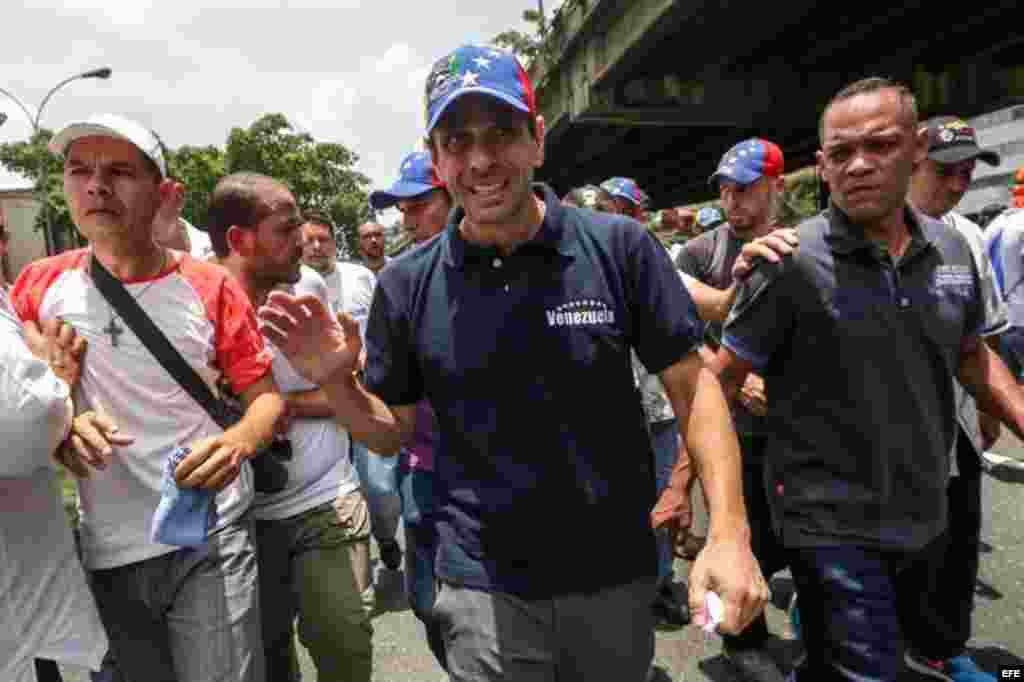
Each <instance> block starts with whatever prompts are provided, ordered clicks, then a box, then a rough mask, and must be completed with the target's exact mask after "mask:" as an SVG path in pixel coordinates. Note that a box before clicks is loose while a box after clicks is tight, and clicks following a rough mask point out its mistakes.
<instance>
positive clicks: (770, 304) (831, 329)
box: [723, 206, 984, 550]
mask: <svg viewBox="0 0 1024 682" xmlns="http://www.w3.org/2000/svg"><path fill="white" fill-rule="evenodd" d="M906 219H907V221H908V224H909V225H910V226H911V234H912V238H911V242H910V245H909V246H908V248H907V251H906V253H905V254H904V255H903V257H902V258H901V259H900V260H899V261H898V262H894V261H893V259H892V258H891V257H890V255H889V254H888V253H887V252H886V251H885V249H884V247H883V246H880V245H878V244H876V243H873V242H871V241H869V240H868V239H866V237H865V235H864V232H863V231H862V230H861V229H860V228H859V227H857V226H856V225H854V224H852V223H851V222H850V221H849V219H848V218H847V217H846V216H845V215H844V214H843V212H842V211H840V210H839V209H838V208H837V207H834V206H833V207H831V208H830V209H829V210H827V211H826V212H824V213H822V214H821V215H820V216H817V217H815V218H812V219H810V220H808V221H805V222H804V223H802V224H800V225H799V226H798V228H797V232H798V234H799V237H800V247H799V248H798V249H797V251H796V253H795V255H794V256H793V257H792V258H788V259H786V260H784V261H783V263H781V264H778V265H774V266H773V265H768V264H762V265H761V266H759V267H758V268H757V269H756V270H755V271H754V273H752V274H751V277H750V279H749V280H748V282H747V284H746V285H745V286H744V288H743V289H742V290H741V292H740V295H739V298H738V300H737V301H736V304H735V306H734V307H733V310H732V313H731V314H730V317H729V320H728V321H727V322H726V326H725V333H724V337H723V343H724V344H725V345H726V346H727V347H728V348H729V349H731V350H732V351H733V352H734V353H736V354H737V355H738V356H740V357H742V358H744V359H746V360H748V361H750V362H752V363H753V364H754V366H755V367H756V368H757V369H758V370H759V371H760V372H761V373H762V375H763V376H764V378H765V381H766V384H767V385H768V386H769V387H770V399H769V401H768V402H769V406H768V410H769V412H768V417H767V419H766V425H767V428H768V431H769V434H770V436H771V437H770V439H769V444H768V446H767V447H768V450H767V453H766V460H767V463H768V466H767V468H766V481H765V483H766V485H767V489H768V492H769V499H770V500H772V507H773V514H774V516H775V521H776V524H777V529H778V530H779V532H780V534H781V537H782V539H783V542H784V543H785V544H786V545H788V546H798V547H809V546H826V545H837V544H854V545H859V546H866V547H874V548H880V549H891V550H914V549H918V548H920V547H923V546H924V545H925V544H927V543H928V542H929V541H930V540H932V539H933V538H934V537H936V536H937V535H938V534H939V533H940V532H941V531H942V529H943V528H944V527H945V518H946V484H947V482H948V474H949V471H948V470H949V453H950V452H951V451H952V448H953V444H954V442H955V438H956V429H957V418H956V406H955V398H954V392H953V376H954V374H955V373H956V372H957V369H958V367H959V358H960V349H961V345H962V344H963V342H964V340H965V339H967V338H968V337H970V336H973V335H976V334H977V333H978V332H979V330H980V328H981V326H982V324H983V320H984V307H983V302H982V296H981V281H980V277H979V273H978V270H977V266H976V264H975V260H974V259H973V258H972V257H971V251H970V247H969V246H968V243H967V241H966V240H965V239H964V238H963V236H962V235H961V234H960V233H959V232H958V231H957V230H955V229H954V228H951V227H949V226H947V225H945V224H943V223H942V222H939V221H937V220H933V219H931V218H928V217H926V216H924V215H922V214H920V213H916V212H914V211H912V210H911V209H909V208H907V209H906Z"/></svg>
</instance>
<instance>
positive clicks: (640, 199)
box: [601, 178, 651, 222]
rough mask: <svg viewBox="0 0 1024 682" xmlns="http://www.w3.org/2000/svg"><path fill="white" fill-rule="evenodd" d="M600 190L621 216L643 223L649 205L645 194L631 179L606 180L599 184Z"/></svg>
mask: <svg viewBox="0 0 1024 682" xmlns="http://www.w3.org/2000/svg"><path fill="white" fill-rule="evenodd" d="M601 189H603V190H604V191H606V192H608V194H610V195H611V197H612V201H614V202H615V208H616V209H617V210H618V212H619V213H621V214H622V215H628V216H629V217H630V218H633V219H634V220H639V221H640V222H644V219H645V217H646V215H645V214H646V212H647V207H648V206H649V205H650V203H651V199H650V197H648V196H647V193H646V192H644V191H643V190H642V189H640V185H638V184H636V180H633V179H632V178H608V179H607V180H605V181H604V182H602V183H601Z"/></svg>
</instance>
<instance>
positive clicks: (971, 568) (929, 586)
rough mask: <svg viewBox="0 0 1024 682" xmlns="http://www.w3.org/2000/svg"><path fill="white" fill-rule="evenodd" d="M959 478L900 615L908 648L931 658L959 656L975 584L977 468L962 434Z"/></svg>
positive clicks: (953, 483) (978, 525) (949, 492)
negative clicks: (916, 591) (913, 596)
mask: <svg viewBox="0 0 1024 682" xmlns="http://www.w3.org/2000/svg"><path fill="white" fill-rule="evenodd" d="M957 466H958V468H959V470H960V475H959V476H953V477H952V478H950V480H949V485H948V487H947V496H948V500H949V512H948V527H947V529H946V532H945V533H944V534H943V535H942V536H941V540H940V541H939V542H933V543H932V544H931V545H930V546H929V548H928V552H929V555H928V560H927V562H925V563H924V564H923V565H921V566H920V567H918V568H916V569H915V571H916V573H915V576H914V578H913V579H914V580H916V581H917V584H919V585H922V586H923V589H921V591H920V596H919V598H918V600H917V603H916V604H911V605H909V606H910V611H909V612H908V613H904V614H902V621H903V624H904V631H905V636H906V639H907V643H908V645H909V646H910V647H911V648H912V649H914V651H916V652H917V653H919V654H921V655H923V656H925V657H926V658H930V659H934V660H946V659H948V658H952V657H953V656H958V655H959V654H961V653H963V651H964V648H965V647H966V645H967V640H968V639H970V637H971V612H972V611H973V609H974V586H975V583H976V582H977V580H978V548H979V545H980V543H981V514H982V512H981V464H980V462H979V461H978V455H977V453H976V452H975V451H974V447H973V446H972V445H971V442H970V441H969V440H968V438H967V436H966V435H965V434H964V432H963V431H962V430H961V431H960V434H959V436H958V438H957Z"/></svg>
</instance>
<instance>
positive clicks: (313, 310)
mask: <svg viewBox="0 0 1024 682" xmlns="http://www.w3.org/2000/svg"><path fill="white" fill-rule="evenodd" d="M259 318H260V331H262V332H263V334H264V335H265V336H266V337H267V338H268V339H270V341H271V342H272V343H273V344H274V345H275V346H277V347H278V349H280V351H281V352H282V353H284V356H285V357H286V358H288V361H289V362H290V363H291V364H292V366H293V367H295V369H296V370H298V372H299V373H300V374H302V376H304V377H305V378H306V380H308V381H311V382H313V383H314V384H317V385H318V386H319V385H322V384H323V383H325V382H326V381H327V380H328V379H329V378H330V377H331V376H334V375H335V374H341V373H348V374H351V373H352V372H354V371H356V370H357V369H358V368H359V356H360V353H361V352H362V350H363V342H362V339H360V337H359V325H358V324H357V323H356V321H355V320H353V319H352V318H351V317H350V316H348V315H338V316H337V318H336V317H335V316H334V315H333V314H332V313H331V312H330V311H329V310H328V309H327V308H325V307H324V304H323V303H321V302H320V299H318V298H317V297H316V296H299V297H295V296H291V295H290V294H286V293H284V292H282V291H274V292H271V294H270V296H268V297H267V302H266V304H265V305H263V306H262V307H261V308H260V309H259Z"/></svg>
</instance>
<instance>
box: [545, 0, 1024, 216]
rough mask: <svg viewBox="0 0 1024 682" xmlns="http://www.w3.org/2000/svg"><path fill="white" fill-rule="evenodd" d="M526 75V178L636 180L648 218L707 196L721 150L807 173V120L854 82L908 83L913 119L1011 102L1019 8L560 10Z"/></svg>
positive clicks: (810, 136)
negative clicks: (747, 144) (539, 156)
mask: <svg viewBox="0 0 1024 682" xmlns="http://www.w3.org/2000/svg"><path fill="white" fill-rule="evenodd" d="M547 45H548V46H549V53H550V57H549V58H548V59H537V60H536V61H535V63H534V64H533V65H532V66H531V72H532V75H533V78H534V83H535V84H536V86H537V94H538V104H539V107H540V109H541V112H542V113H543V114H544V116H545V119H546V121H547V126H548V142H547V160H546V162H545V165H544V167H543V168H542V169H541V172H540V173H539V176H540V177H541V178H542V179H544V180H546V181H548V182H550V183H552V184H553V185H554V186H555V188H556V189H557V190H558V191H559V192H564V191H566V190H568V189H569V188H571V187H574V186H578V185H581V184H584V183H587V182H598V181H601V180H603V179H605V178H607V177H610V176H613V175H627V176H632V177H635V178H637V180H638V181H639V182H640V184H641V185H642V186H643V187H644V188H645V189H646V190H647V191H648V193H649V194H650V195H651V197H652V199H653V201H654V205H655V207H661V206H667V205H673V204H679V203H685V202H690V201H697V200H701V199H706V198H709V196H710V193H709V189H708V187H707V186H706V184H705V181H706V178H707V177H708V175H710V174H711V172H712V171H713V170H714V167H715V165H716V164H717V162H718V159H719V157H720V156H721V155H722V153H723V152H724V151H725V150H726V149H727V148H728V147H729V146H731V145H732V144H733V143H734V142H736V141H738V140H740V139H743V138H746V137H750V136H753V135H760V136H764V137H767V138H770V139H772V140H774V141H776V142H778V143H779V144H780V145H781V146H782V147H783V150H784V151H785V153H786V161H787V164H786V169H787V171H790V170H794V169H796V168H799V167H801V166H804V165H807V164H809V163H811V162H813V154H814V150H815V149H816V148H817V132H816V130H817V119H818V116H819V114H820V112H821V110H822V108H823V106H824V104H825V103H826V102H827V101H828V99H829V98H830V97H831V96H832V95H833V94H834V93H835V92H837V91H838V90H839V89H840V88H841V87H842V86H844V85H846V84H847V83H850V82H852V81H854V80H856V79H858V78H861V77H864V76H869V75H883V76H889V77H892V78H896V79H898V80H901V81H903V82H905V83H907V84H909V85H911V86H912V87H913V88H914V90H915V92H916V93H917V95H918V98H919V101H920V103H921V107H922V114H923V116H930V115H935V114H940V113H942V114H946V113H955V114H958V115H961V116H965V117H968V116H976V115H979V114H983V113H986V112H989V111H993V110H996V109H999V108H1002V107H1007V106H1009V105H1012V104H1020V103H1024V26H1022V24H1021V22H1020V8H1019V5H1018V0H992V1H988V2H978V3H971V4H970V5H966V6H946V5H938V4H936V3H926V2H923V1H920V0H914V1H910V0H892V1H891V2H873V1H864V2H852V3H832V2H829V3H825V2H814V1H812V0H777V1H775V2H771V3H768V2H754V1H752V0H742V1H741V0H718V1H717V2H708V1H705V0H566V2H565V3H564V5H563V6H562V7H561V8H560V10H559V12H558V13H557V15H556V17H555V19H554V21H553V22H552V24H551V26H550V27H549V31H548V36H547Z"/></svg>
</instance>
